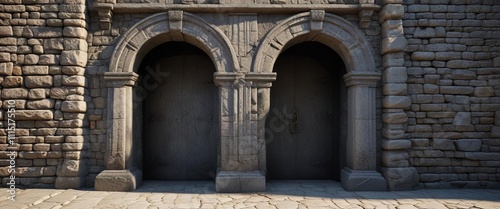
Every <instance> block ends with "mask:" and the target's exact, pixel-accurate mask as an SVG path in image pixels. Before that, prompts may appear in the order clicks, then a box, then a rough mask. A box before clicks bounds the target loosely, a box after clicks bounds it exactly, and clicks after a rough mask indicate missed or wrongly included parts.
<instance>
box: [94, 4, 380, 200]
mask: <svg viewBox="0 0 500 209" xmlns="http://www.w3.org/2000/svg"><path fill="white" fill-rule="evenodd" d="M362 34H363V33H362V32H361V31H360V30H359V29H358V28H357V27H356V26H354V25H352V24H351V23H350V22H348V21H347V20H345V19H343V18H341V17H339V16H336V15H333V14H327V13H325V11H323V10H311V11H310V12H304V13H300V14H297V15H294V16H291V17H290V18H288V19H286V20H283V21H281V22H280V23H279V24H277V25H276V26H274V27H273V28H272V29H271V30H270V31H269V32H268V33H267V34H266V35H265V36H264V37H263V38H262V39H261V41H260V44H259V45H258V46H257V49H256V54H255V56H254V57H253V59H252V64H251V68H250V72H244V71H243V70H241V69H240V68H241V66H240V63H239V61H238V58H237V56H236V53H235V50H234V49H233V45H232V44H231V42H230V41H229V39H228V38H227V37H226V35H224V33H223V32H222V31H221V30H220V29H219V28H217V27H216V26H214V25H213V24H210V23H208V22H206V21H205V20H203V19H201V18H199V17H197V16H196V15H193V14H190V13H187V12H183V11H176V10H173V11H168V12H164V13H158V14H154V15H151V16H149V17H147V18H145V19H144V20H142V21H140V22H139V23H137V24H136V25H134V26H133V27H132V28H130V29H129V31H128V32H127V33H125V34H124V35H123V37H122V38H121V40H120V41H119V42H118V44H117V46H116V48H115V51H114V54H113V56H112V59H111V62H110V66H109V72H106V73H105V74H104V79H105V80H106V81H107V85H108V100H107V101H108V104H107V108H108V109H107V111H108V115H107V124H108V130H107V131H108V132H107V133H108V134H107V147H106V158H105V170H104V171H102V172H101V173H100V174H99V175H98V176H97V178H96V181H95V189H96V190H106V191H131V190H134V189H135V188H136V187H137V186H138V185H139V184H140V183H141V180H142V176H141V171H140V170H139V169H137V168H136V167H135V164H134V162H133V160H132V159H133V157H132V156H131V155H132V151H131V150H132V141H133V139H132V137H131V136H133V133H132V132H133V129H132V127H133V118H132V115H133V107H132V99H133V98H132V97H133V94H132V89H133V87H134V85H136V80H137V78H138V75H137V74H136V71H137V68H138V65H139V62H140V60H142V58H143V57H144V56H145V55H146V54H147V52H149V50H150V49H152V48H153V47H155V46H157V45H159V44H161V43H165V42H167V41H185V42H188V43H191V44H193V45H195V46H197V47H199V48H200V49H202V50H203V51H204V52H205V53H206V54H207V55H208V56H209V57H210V58H211V59H212V61H213V63H214V65H215V68H216V70H217V72H215V73H214V81H215V84H216V85H217V86H218V88H219V105H220V107H219V113H218V114H219V121H220V124H219V129H220V133H219V136H220V146H221V147H220V153H218V155H219V157H218V167H219V168H218V173H217V176H216V180H215V184H216V191H218V192H257V191H264V190H265V188H266V186H265V183H266V182H265V168H266V160H265V159H266V156H265V153H266V151H265V144H266V143H265V142H266V140H265V121H266V116H267V114H268V112H269V107H270V104H269V100H270V98H269V95H270V87H271V84H272V81H274V80H275V79H276V76H277V75H276V73H273V65H274V62H275V60H276V59H277V58H278V55H279V54H280V53H281V52H282V51H284V50H285V49H286V48H287V47H289V46H292V45H294V44H296V43H300V42H303V41H317V42H321V43H323V44H325V45H327V46H329V47H330V48H332V49H333V50H335V51H336V52H337V53H338V54H339V55H340V56H341V57H342V59H343V61H344V63H345V65H346V69H347V74H346V75H344V81H345V83H346V86H347V87H348V89H347V94H348V101H347V103H348V122H347V124H348V130H347V133H348V137H347V147H346V150H347V151H346V153H347V156H346V164H347V167H346V168H345V169H343V170H342V173H341V183H342V185H343V187H344V188H345V189H347V190H386V189H387V182H386V180H385V178H384V177H383V176H382V175H381V174H380V173H378V172H377V171H376V159H377V158H376V116H375V108H376V105H375V93H376V85H377V82H378V80H379V79H380V77H381V73H379V72H377V71H376V66H375V62H374V59H373V53H372V48H371V46H370V45H369V43H368V41H367V40H366V39H365V38H364V36H363V35H362Z"/></svg>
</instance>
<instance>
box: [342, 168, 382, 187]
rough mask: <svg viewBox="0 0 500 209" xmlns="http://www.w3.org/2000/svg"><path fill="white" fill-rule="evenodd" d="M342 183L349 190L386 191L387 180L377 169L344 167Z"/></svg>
mask: <svg viewBox="0 0 500 209" xmlns="http://www.w3.org/2000/svg"><path fill="white" fill-rule="evenodd" d="M341 183H342V187H344V189H345V190H347V191H386V190H387V181H386V180H385V178H384V177H383V176H382V175H381V174H380V173H378V172H377V171H375V170H352V169H350V168H344V169H342V173H341Z"/></svg>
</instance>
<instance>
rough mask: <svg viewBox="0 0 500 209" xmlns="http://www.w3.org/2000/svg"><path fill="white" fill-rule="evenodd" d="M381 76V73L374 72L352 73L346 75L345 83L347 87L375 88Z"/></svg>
mask: <svg viewBox="0 0 500 209" xmlns="http://www.w3.org/2000/svg"><path fill="white" fill-rule="evenodd" d="M381 75H382V74H381V73H379V72H372V71H362V72H357V71H351V72H349V73H347V74H345V75H344V81H345V84H346V86H347V87H349V86H356V85H363V86H369V87H375V86H376V85H377V82H378V80H380V78H381Z"/></svg>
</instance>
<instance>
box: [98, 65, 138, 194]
mask: <svg viewBox="0 0 500 209" xmlns="http://www.w3.org/2000/svg"><path fill="white" fill-rule="evenodd" d="M137 78H138V75H137V74H136V73H134V72H107V73H105V74H104V80H106V81H107V86H108V109H107V120H106V122H107V126H108V130H107V133H108V134H107V140H106V155H105V170H104V171H102V172H101V173H99V175H97V177H96V180H95V190H98V191H133V190H135V188H136V187H137V186H138V185H140V183H141V181H142V172H141V171H140V170H138V169H136V168H132V167H127V160H129V159H128V157H129V155H130V150H128V149H127V148H128V147H130V145H131V143H132V141H133V139H132V136H133V134H132V131H133V128H132V122H133V120H132V115H133V114H132V87H133V86H134V85H135V82H136V80H137Z"/></svg>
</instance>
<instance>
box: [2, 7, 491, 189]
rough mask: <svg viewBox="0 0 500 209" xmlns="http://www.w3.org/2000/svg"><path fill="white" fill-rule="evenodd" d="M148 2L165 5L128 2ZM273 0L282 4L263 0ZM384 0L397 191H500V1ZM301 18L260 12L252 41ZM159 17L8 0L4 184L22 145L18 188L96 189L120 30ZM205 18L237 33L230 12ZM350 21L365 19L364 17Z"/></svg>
mask: <svg viewBox="0 0 500 209" xmlns="http://www.w3.org/2000/svg"><path fill="white" fill-rule="evenodd" d="M139 2H140V3H165V1H163V0H157V1H155V0H153V1H142V0H141V1H134V0H131V1H129V0H124V1H118V3H139ZM186 2H187V1H179V2H177V1H175V3H186ZM269 2H270V3H280V1H274V0H273V1H263V2H262V3H263V4H264V3H269ZM308 2H312V3H318V4H320V3H347V4H350V3H357V2H358V1H354V0H353V1H347V0H346V1H308ZM401 2H402V4H401ZM187 3H193V2H187ZM198 3H203V2H198ZM205 3H210V2H209V1H207V2H205ZM281 3H290V4H294V3H305V2H298V1H293V0H291V1H283V2H281ZM376 3H377V4H379V5H381V10H380V11H375V12H374V14H373V15H371V20H370V21H369V24H368V27H367V28H365V29H363V28H360V30H361V31H362V33H363V35H364V36H365V38H366V39H367V40H368V41H369V42H370V45H371V47H372V49H373V58H374V60H375V65H376V68H377V69H376V71H377V72H380V73H382V81H381V82H379V85H378V86H379V87H378V91H377V100H376V105H377V119H376V123H377V127H376V130H377V144H378V145H377V160H376V162H377V170H378V171H380V172H381V173H383V174H384V177H385V178H386V179H387V180H388V182H389V189H391V190H397V189H411V188H413V186H414V185H413V184H414V183H416V182H420V185H421V187H425V188H448V187H457V188H458V187H488V188H489V187H496V188H498V187H500V184H499V183H498V182H500V175H499V174H498V173H500V96H499V95H500V90H498V89H500V88H499V86H500V77H499V76H498V75H499V74H500V21H498V20H499V19H500V2H497V1H494V0H483V1H479V0H477V1H474V0H470V1H465V0H404V1H398V0H384V1H380V2H379V1H376ZM106 14H111V13H106ZM294 14H295V13H293V14H283V13H281V14H275V15H273V14H259V15H257V18H256V19H257V21H258V23H257V25H258V33H257V35H256V37H252V40H253V41H254V42H255V43H252V44H254V45H257V44H258V43H259V42H260V41H262V40H261V39H262V38H263V37H264V36H265V35H266V34H267V32H268V31H269V30H271V29H272V28H273V27H274V26H275V25H276V24H277V23H279V22H281V21H283V20H285V19H286V18H288V17H290V16H291V15H294ZM101 15H102V14H101ZM150 15H151V14H148V13H147V12H145V13H144V14H121V13H118V12H116V13H114V14H112V18H111V20H112V21H111V25H110V28H109V29H106V28H105V29H103V28H102V26H103V22H104V23H107V22H106V21H103V17H99V14H98V13H97V11H87V10H86V6H85V1H82V0H42V1H33V0H24V1H22V0H0V18H1V21H0V75H1V76H0V85H1V89H0V95H1V102H2V106H3V110H2V111H0V120H2V129H0V177H1V178H2V184H3V185H4V186H5V185H6V183H7V181H8V180H9V177H8V176H9V173H8V165H9V163H10V161H9V156H8V154H9V153H10V151H12V150H14V151H17V161H16V167H17V168H16V177H17V181H18V184H19V185H23V186H28V187H56V188H79V187H82V186H89V187H92V186H93V185H94V181H95V178H96V176H97V175H98V174H99V173H100V172H101V171H103V170H105V153H106V146H108V145H109V144H107V143H106V142H107V140H109V139H108V138H107V137H108V136H107V132H108V129H109V128H110V127H109V126H110V124H107V123H106V116H107V112H106V111H107V108H108V107H107V102H108V101H107V97H108V88H107V86H106V83H105V81H104V79H103V77H104V73H105V72H109V71H110V69H108V66H109V64H110V63H109V62H110V59H111V57H112V53H113V51H114V49H115V46H116V44H117V43H118V41H120V39H121V37H123V35H124V34H125V33H126V32H127V31H128V29H129V28H131V27H132V26H133V25H134V24H135V23H137V22H139V21H141V20H143V19H144V18H146V17H148V16H150ZM196 15H198V16H200V17H202V18H203V19H205V20H207V21H208V22H210V23H211V24H214V25H216V26H218V27H219V28H220V29H221V30H222V31H223V32H224V34H225V35H226V36H227V37H231V29H230V27H231V25H230V24H231V23H230V22H231V20H230V19H231V17H230V15H229V14H227V13H212V14H209V13H196ZM104 17H105V15H104ZM341 17H343V18H345V19H347V20H348V21H350V22H351V24H352V25H355V26H357V25H358V24H359V16H358V15H357V14H356V15H354V14H353V15H347V14H346V15H341ZM104 19H105V18H104ZM253 50H254V51H252V52H250V55H246V54H244V55H238V56H239V57H238V59H239V61H240V62H241V63H243V64H242V66H243V67H242V69H244V70H249V69H250V62H248V60H245V59H246V58H249V57H250V58H251V57H252V56H254V55H255V53H256V52H255V49H253ZM245 61H247V62H246V63H245ZM278 78H279V75H278ZM139 79H145V78H144V77H139ZM138 83H139V84H140V83H143V82H141V81H139V82H138ZM133 91H134V96H133V100H134V102H141V101H142V100H143V99H144V98H145V97H146V96H147V92H146V91H145V89H144V88H141V86H139V87H135V88H134V90H133ZM8 100H14V101H15V108H16V118H15V119H16V121H17V122H16V125H17V126H16V128H17V129H16V138H17V141H16V142H17V145H15V146H9V145H8V143H7V142H8V140H7V134H8V133H7V130H6V129H5V127H6V124H7V122H6V117H7V116H6V113H5V109H7V106H8V104H7V101H8ZM134 125H138V124H137V123H136V124H134ZM139 125H140V124H139ZM134 140H136V142H137V145H138V146H134V147H133V149H135V150H137V151H138V152H137V153H140V149H141V147H140V146H139V145H140V140H141V139H140V136H135V137H134ZM136 157H139V156H136ZM139 158H140V157H139ZM139 163H140V162H139Z"/></svg>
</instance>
